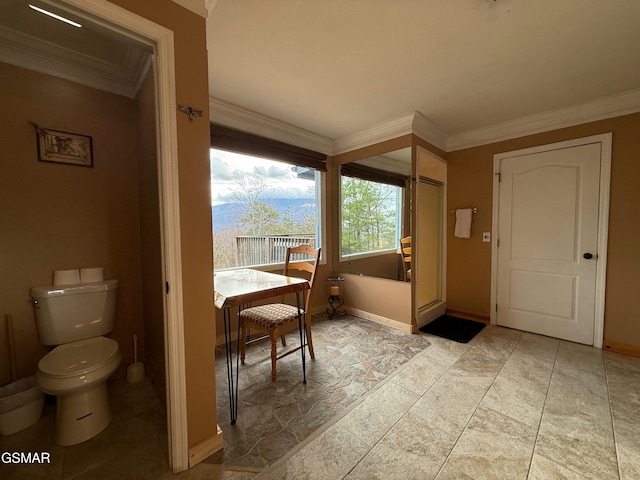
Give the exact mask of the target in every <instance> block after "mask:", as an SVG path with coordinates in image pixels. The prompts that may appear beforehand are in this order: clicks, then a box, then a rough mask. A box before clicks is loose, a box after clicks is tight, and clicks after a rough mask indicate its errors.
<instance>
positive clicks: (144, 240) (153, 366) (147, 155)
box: [136, 71, 166, 402]
mask: <svg viewBox="0 0 640 480" xmlns="http://www.w3.org/2000/svg"><path fill="white" fill-rule="evenodd" d="M136 106H137V128H138V143H139V146H140V147H139V155H138V171H139V175H138V191H139V199H140V242H141V244H142V246H143V247H142V249H141V252H140V256H141V268H142V270H141V276H142V307H143V308H142V310H143V318H142V320H143V329H144V336H143V338H142V339H140V338H139V339H138V343H139V344H140V343H141V341H143V345H142V348H143V352H144V357H141V358H143V359H144V363H145V370H146V373H147V376H148V377H149V378H151V380H152V382H153V385H154V387H155V389H156V391H157V392H158V397H159V398H160V400H161V401H162V402H166V381H165V355H164V354H165V344H164V305H163V296H164V282H163V275H162V265H163V258H162V243H161V238H162V230H161V226H160V191H159V187H158V178H159V177H158V174H159V169H158V149H157V136H156V89H155V78H154V74H153V71H150V72H149V74H147V78H146V79H145V81H144V83H143V84H142V87H141V88H140V91H139V92H138V96H137V97H136ZM141 358H138V361H141Z"/></svg>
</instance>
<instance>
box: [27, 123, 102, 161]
mask: <svg viewBox="0 0 640 480" xmlns="http://www.w3.org/2000/svg"><path fill="white" fill-rule="evenodd" d="M36 131H37V135H38V160H39V161H41V162H54V163H67V164H70V165H80V166H83V167H93V145H92V139H91V137H90V136H88V135H80V134H77V133H71V132H63V131H61V130H51V129H45V128H38V129H37V130H36Z"/></svg>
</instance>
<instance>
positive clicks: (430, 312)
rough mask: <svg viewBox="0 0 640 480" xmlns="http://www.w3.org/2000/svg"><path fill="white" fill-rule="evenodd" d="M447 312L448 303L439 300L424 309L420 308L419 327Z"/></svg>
mask: <svg viewBox="0 0 640 480" xmlns="http://www.w3.org/2000/svg"><path fill="white" fill-rule="evenodd" d="M446 312H447V303H446V302H439V303H436V304H435V305H429V306H428V307H425V308H424V309H421V310H418V319H417V324H418V329H420V328H422V327H424V326H425V325H427V324H428V323H431V322H433V321H434V320H435V319H436V318H438V317H441V316H442V315H444V314H445V313H446Z"/></svg>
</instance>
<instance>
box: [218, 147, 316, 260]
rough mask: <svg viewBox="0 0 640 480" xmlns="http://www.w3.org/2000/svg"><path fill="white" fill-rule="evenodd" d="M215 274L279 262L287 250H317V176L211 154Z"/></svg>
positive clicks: (301, 169)
mask: <svg viewBox="0 0 640 480" xmlns="http://www.w3.org/2000/svg"><path fill="white" fill-rule="evenodd" d="M210 160H211V205H212V216H213V249H214V266H215V269H216V270H219V269H223V268H233V267H247V266H255V265H265V264H270V263H282V262H284V257H285V253H286V249H287V247H290V246H295V245H299V244H301V243H309V244H310V245H312V246H314V247H315V246H316V245H318V242H317V240H316V239H317V238H320V236H319V215H318V214H317V209H316V205H320V202H319V197H318V195H319V191H318V188H317V187H316V185H319V184H320V182H319V181H317V178H319V175H320V174H319V172H316V171H315V170H313V169H308V168H304V167H292V166H291V165H287V164H285V163H282V162H277V161H274V160H269V159H264V158H257V157H251V156H248V155H242V154H237V153H231V152H227V151H223V150H216V149H211V151H210Z"/></svg>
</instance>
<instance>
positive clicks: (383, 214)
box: [334, 147, 412, 281]
mask: <svg viewBox="0 0 640 480" xmlns="http://www.w3.org/2000/svg"><path fill="white" fill-rule="evenodd" d="M411 172H412V160H411V147H406V148H401V149H398V150H393V151H390V152H386V153H382V154H379V155H374V156H370V157H367V158H363V159H358V160H355V161H352V162H349V163H344V164H342V165H341V167H340V175H339V185H340V195H339V198H340V200H339V215H338V223H339V225H338V227H339V228H338V231H339V245H338V251H339V254H338V255H337V260H336V261H337V264H336V265H334V270H335V271H336V272H342V273H357V274H361V275H366V276H373V277H380V278H387V279H390V280H398V281H405V272H404V268H405V267H404V262H403V261H402V257H401V253H400V250H399V240H400V238H402V237H406V236H409V235H411Z"/></svg>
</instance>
